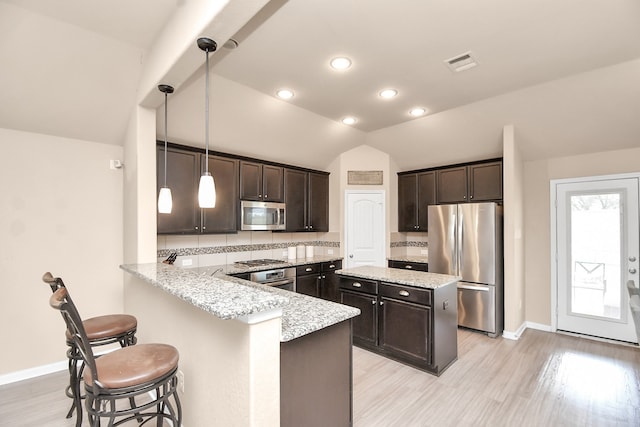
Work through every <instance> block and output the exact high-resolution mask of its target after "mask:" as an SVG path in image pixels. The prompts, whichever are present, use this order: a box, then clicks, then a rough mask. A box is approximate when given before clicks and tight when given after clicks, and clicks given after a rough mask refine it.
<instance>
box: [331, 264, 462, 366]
mask: <svg viewBox="0 0 640 427" xmlns="http://www.w3.org/2000/svg"><path fill="white" fill-rule="evenodd" d="M336 274H337V275H338V276H339V277H340V297H341V301H342V303H343V304H347V305H351V306H353V307H357V308H359V309H360V310H361V315H360V316H359V317H358V318H357V319H354V322H353V343H354V344H356V345H358V346H359V347H362V348H365V349H367V350H371V351H374V352H376V353H378V354H381V355H383V356H386V357H389V358H392V359H394V360H398V361H400V362H403V363H406V364H409V365H411V366H414V367H416V368H419V369H422V370H424V371H427V372H429V373H432V374H435V375H440V374H442V372H444V371H445V370H446V369H447V368H448V367H449V366H450V365H451V364H452V363H453V362H455V361H456V360H457V358H458V338H457V333H458V311H457V286H456V284H457V282H458V280H459V277H456V276H449V275H444V274H435V273H427V272H421V271H412V270H401V269H396V268H383V267H373V266H360V267H354V268H348V269H342V270H337V271H336Z"/></svg>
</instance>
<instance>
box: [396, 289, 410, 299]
mask: <svg viewBox="0 0 640 427" xmlns="http://www.w3.org/2000/svg"><path fill="white" fill-rule="evenodd" d="M398 295H400V296H401V297H408V296H409V292H407V291H404V290H403V291H400V292H398Z"/></svg>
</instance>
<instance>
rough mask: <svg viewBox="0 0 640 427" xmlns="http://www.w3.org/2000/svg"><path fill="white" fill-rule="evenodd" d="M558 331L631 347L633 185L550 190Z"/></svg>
mask: <svg viewBox="0 0 640 427" xmlns="http://www.w3.org/2000/svg"><path fill="white" fill-rule="evenodd" d="M556 197H557V199H556V204H557V213H556V220H557V224H556V227H557V228H556V238H557V242H556V245H557V256H558V259H557V262H558V265H557V274H558V277H557V283H558V289H557V291H558V295H557V297H558V298H557V301H558V322H557V326H558V329H560V330H566V331H571V332H576V333H581V334H587V335H593V336H598V337H604V338H611V339H616V340H622V341H629V342H635V341H637V338H636V336H635V331H634V328H633V324H632V321H631V318H630V314H629V304H628V301H629V300H628V295H627V292H626V282H627V280H630V279H631V280H635V281H636V282H637V280H638V274H637V270H638V261H637V257H638V251H639V247H638V246H639V243H638V240H639V236H638V179H637V178H628V179H602V180H597V181H579V182H568V183H561V184H556Z"/></svg>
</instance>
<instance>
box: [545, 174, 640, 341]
mask: <svg viewBox="0 0 640 427" xmlns="http://www.w3.org/2000/svg"><path fill="white" fill-rule="evenodd" d="M626 178H636V179H640V173H624V174H615V175H597V176H586V177H578V178H563V179H552V180H551V181H550V182H549V189H550V191H549V210H550V218H551V223H550V224H549V225H550V228H551V241H550V245H551V248H550V249H551V250H550V254H551V259H550V263H551V331H553V332H557V331H558V296H557V295H558V262H557V260H558V247H557V241H558V230H557V225H558V222H557V219H558V218H557V215H556V213H557V208H556V196H557V191H556V189H557V185H558V184H567V183H577V182H588V181H610V180H614V179H626Z"/></svg>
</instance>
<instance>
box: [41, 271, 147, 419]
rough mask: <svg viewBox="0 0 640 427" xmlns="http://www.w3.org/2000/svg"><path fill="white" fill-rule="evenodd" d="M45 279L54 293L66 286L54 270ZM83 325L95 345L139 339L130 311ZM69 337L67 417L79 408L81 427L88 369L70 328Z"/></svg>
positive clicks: (90, 340)
mask: <svg viewBox="0 0 640 427" xmlns="http://www.w3.org/2000/svg"><path fill="white" fill-rule="evenodd" d="M42 281H43V282H45V283H47V284H48V285H49V286H50V287H51V291H52V292H54V293H55V292H56V291H57V290H58V289H60V288H64V287H65V285H64V282H63V281H62V279H61V278H60V277H54V276H53V275H52V274H51V273H50V272H46V273H45V274H44V275H43V276H42ZM82 324H83V327H84V329H85V332H86V334H87V339H88V340H89V342H90V344H91V346H92V347H99V346H105V345H109V344H115V343H118V344H119V345H120V347H123V348H124V347H128V346H131V345H134V344H135V343H136V341H137V338H136V331H137V328H138V320H137V319H136V318H135V316H131V315H129V314H108V315H103V316H96V317H91V318H89V319H85V320H83V321H82ZM65 338H66V341H67V345H68V346H69V349H68V350H67V359H68V361H69V385H68V386H67V389H66V394H67V396H68V397H69V398H71V399H73V403H72V404H71V408H69V411H68V412H67V418H71V416H72V414H73V412H74V410H75V412H76V427H80V426H81V425H82V405H81V404H79V403H77V402H79V400H80V399H83V398H84V396H82V395H81V393H80V379H81V378H82V375H83V372H84V364H83V363H82V355H81V354H80V352H79V351H78V349H77V347H76V346H75V344H74V342H73V337H72V334H71V332H70V331H69V330H68V329H67V331H66V333H65ZM96 357H97V356H96ZM76 394H77V395H78V400H76V399H75V396H76ZM132 404H133V403H132Z"/></svg>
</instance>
